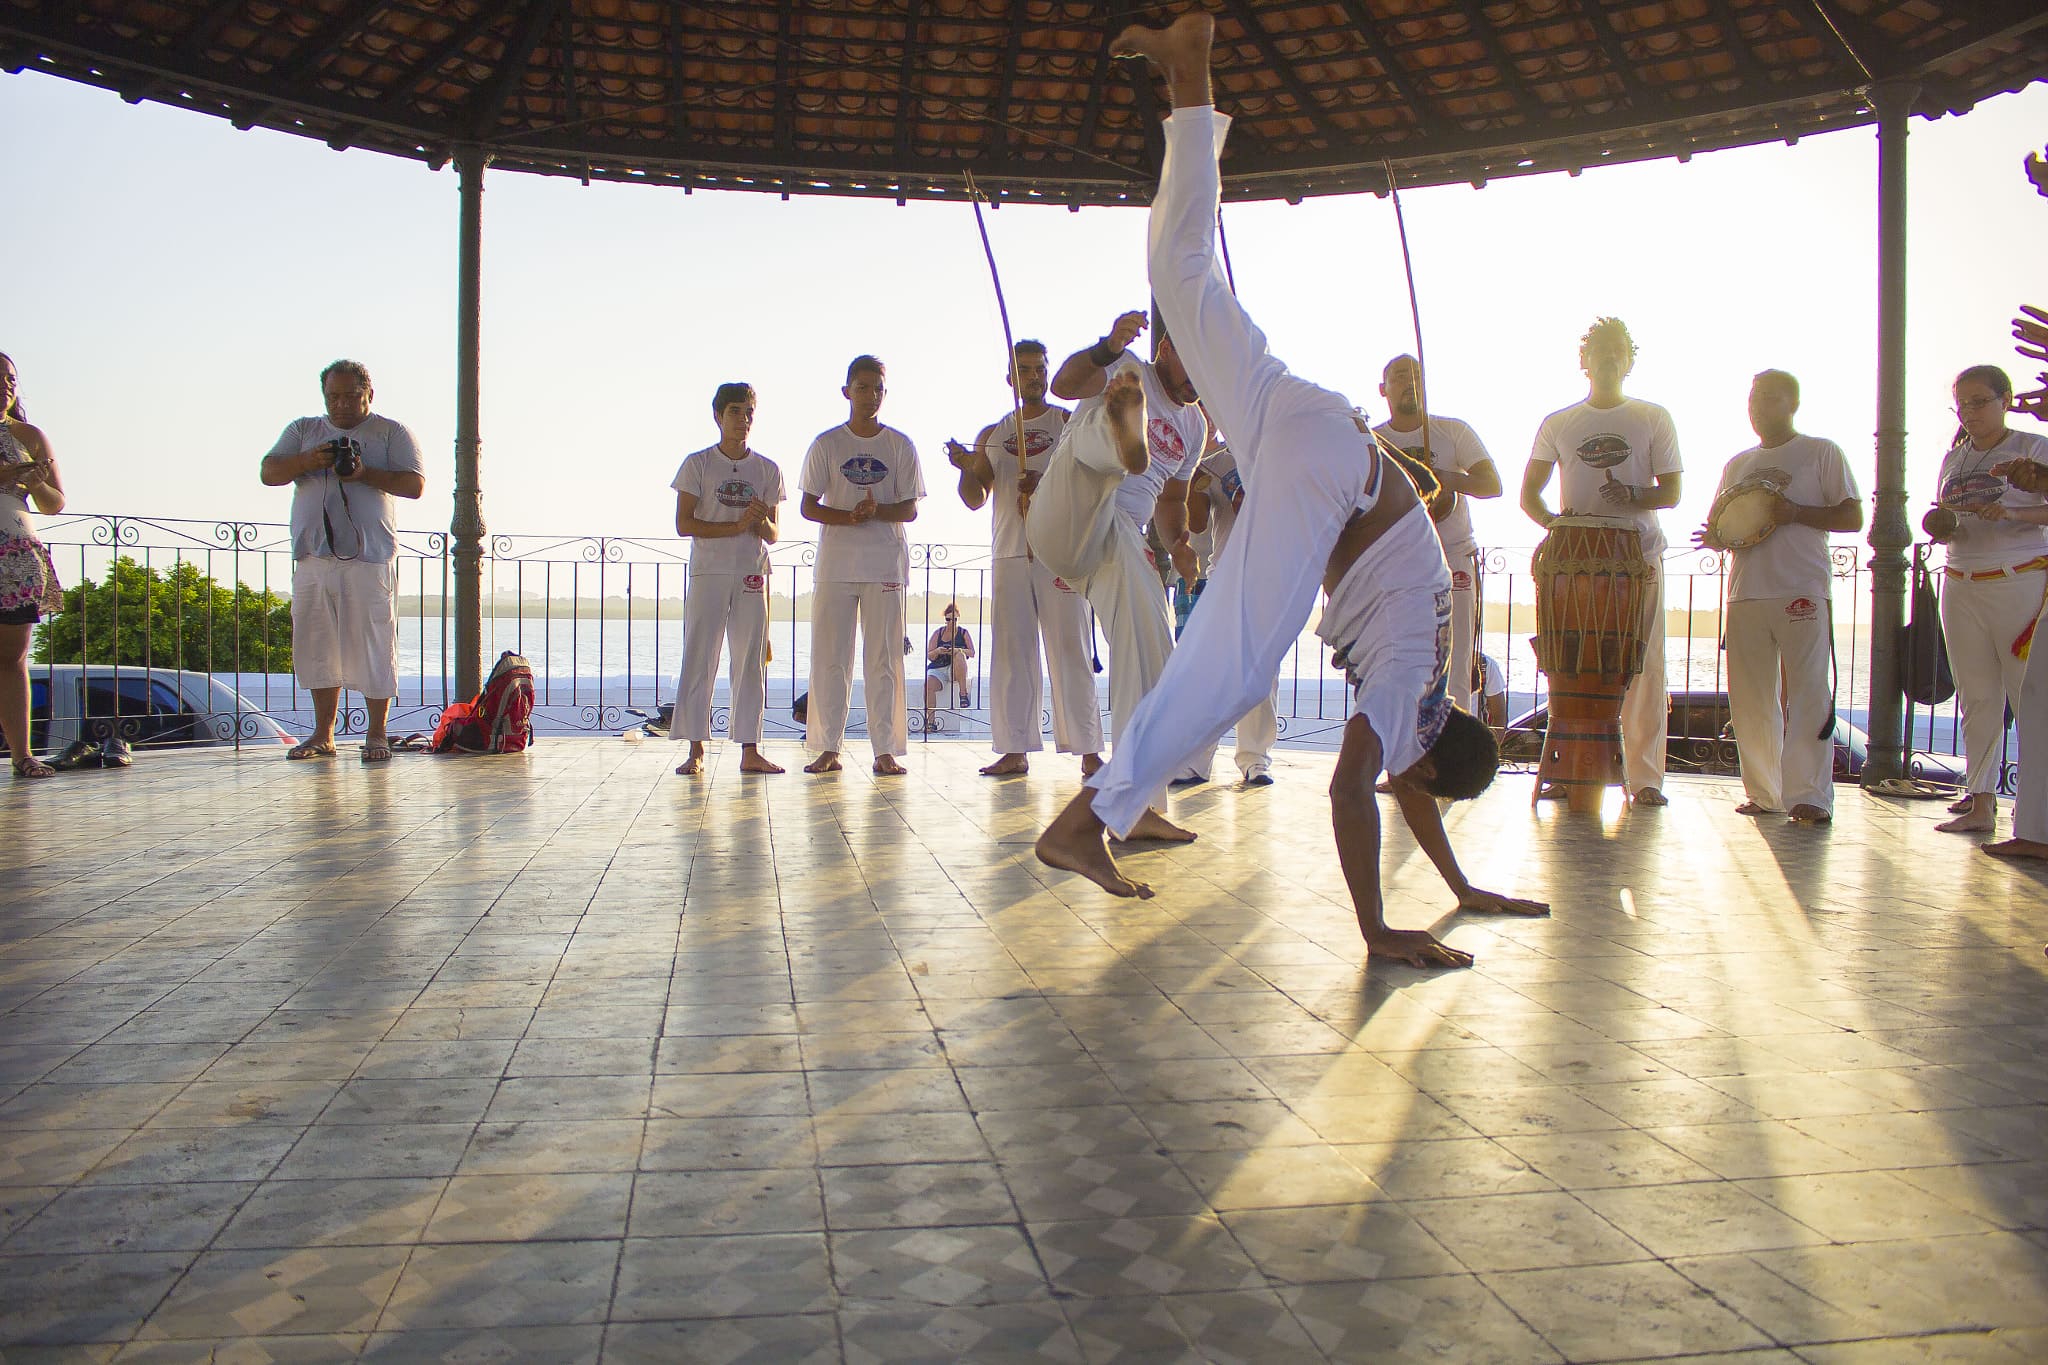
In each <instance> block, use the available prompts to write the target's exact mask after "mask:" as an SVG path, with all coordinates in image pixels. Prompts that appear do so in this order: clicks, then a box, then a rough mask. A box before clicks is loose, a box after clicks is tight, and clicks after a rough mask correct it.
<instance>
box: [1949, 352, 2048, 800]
mask: <svg viewBox="0 0 2048 1365" xmlns="http://www.w3.org/2000/svg"><path fill="white" fill-rule="evenodd" d="M1953 392H1954V396H1955V403H1956V417H1957V418H1958V419H1959V420H1960V421H1961V423H1962V430H1961V431H1960V432H1959V433H1958V439H1957V441H1956V445H1955V448H1954V449H1953V450H1951V451H1949V453H1948V454H1947V455H1945V456H1943V457H1942V461H1941V498H1940V501H1941V504H1942V506H1944V507H1947V508H1949V509H1950V510H1951V511H1953V512H1955V513H1957V516H1956V527H1955V530H1954V531H1952V532H1950V533H1949V534H1948V535H1947V536H1946V537H1945V543H1946V544H1947V546H1948V558H1947V562H1946V563H1945V564H1944V565H1943V566H1942V575H1943V582H1942V585H1941V633H1942V637H1943V639H1944V640H1945V641H1946V643H1947V645H1948V662H1949V667H1950V668H1951V669H1952V670H1954V672H1955V679H1956V699H1957V701H1959V702H1960V703H1961V704H1962V708H1963V756H1964V762H1965V764H1966V765H1967V771H1966V773H1965V780H1966V782H1967V783H1968V786H1969V792H1968V794H1967V795H1965V796H1964V797H1963V799H1962V800H1961V801H1959V802H1957V803H1956V804H1955V805H1954V806H1951V807H1950V808H1949V809H1950V810H1951V811H1953V812H1954V814H1955V818H1954V819H1952V820H1946V821H1943V822H1942V823H1941V824H1939V825H1936V826H1935V828H1936V829H1939V830H1943V831H1945V832H1948V833H1951V834H1969V833H1979V832H1984V833H1988V832H1990V831H1991V830H1992V829H1994V828H1996V826H1997V821H1998V776H1999V772H1998V767H1999V750H2000V748H2001V747H2002V746H2003V744H2004V741H2005V709H2006V707H2008V706H2010V707H2012V708H2013V712H2014V714H2015V715H2017V714H2018V713H2019V708H2020V705H2021V702H2020V685H2021V683H2022V682H2023V681H2024V679H2025V677H2026V674H2027V671H2028V668H2027V663H2028V657H2029V655H2031V653H2032V652H2033V651H2032V640H2033V631H2034V622H2035V620H2036V619H2037V618H2038V617H2039V616H2040V615H2041V605H2042V601H2043V598H2044V597H2048V497H2043V496H2042V495H2041V494H2040V493H2036V492H2029V491H2028V490H2027V489H2025V488H2022V487H2020V486H2018V485H2017V484H2014V483H2012V482H2011V481H2010V480H2008V479H2006V478H2004V477H2002V476H2000V475H1998V474H1996V473H1994V472H1993V470H1994V469H1996V468H1998V467H2000V466H2002V465H2006V464H2009V463H2010V462H2012V461H2013V460H2016V459H2023V460H2030V461H2043V460H2048V439H2044V438H2042V437H2040V436H2037V435H2035V434H2034V433H2033V432H2031V431H2014V430H2013V429H2012V428H2010V427H2008V426H2007V425H2006V422H2005V418H2006V414H2007V413H2008V412H2009V411H2010V410H2011V408H2012V380H2011V379H2009V378H2008V377H2007V376H2006V373H2005V371H2004V370H2002V369H2000V368H1999V367H1998V366H1996V365H1972V366H1971V367H1970V368H1969V369H1967V370H1964V371H1963V372H1962V373H1961V374H1959V375H1957V376H1956V382H1955V388H1954V390H1953ZM2020 757H2021V758H2022V759H2025V757H2026V746H2025V745H2024V744H2022V745H2021V747H2020Z"/></svg>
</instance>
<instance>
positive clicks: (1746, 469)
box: [1714, 436, 1863, 602]
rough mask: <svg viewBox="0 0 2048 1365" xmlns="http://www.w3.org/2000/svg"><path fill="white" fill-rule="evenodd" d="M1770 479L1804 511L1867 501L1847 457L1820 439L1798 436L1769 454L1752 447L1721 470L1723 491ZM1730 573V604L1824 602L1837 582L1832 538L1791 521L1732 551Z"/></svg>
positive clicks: (1719, 492) (1837, 447) (1776, 447)
mask: <svg viewBox="0 0 2048 1365" xmlns="http://www.w3.org/2000/svg"><path fill="white" fill-rule="evenodd" d="M1753 478H1767V479H1770V480H1771V481H1772V482H1773V483H1775V484H1777V485H1778V489H1779V491H1780V492H1782V493H1783V494H1784V495H1785V497H1787V498H1788V499H1790V500H1791V501H1793V502H1795V503H1798V504H1799V505H1800V506H1802V507H1833V506H1834V505H1835V504H1836V503H1838V502H1841V501H1842V500H1843V499H1844V498H1860V497H1861V496H1863V495H1862V494H1861V493H1859V492H1857V490H1856V475H1855V474H1854V473H1853V472H1851V471H1850V469H1849V460H1848V457H1847V456H1845V455H1843V454H1842V448H1841V447H1840V446H1838V445H1836V444H1835V443H1834V442H1833V441H1829V440H1825V439H1823V438H1821V437H1819V436H1794V437H1793V438H1792V439H1791V440H1789V441H1787V442H1785V444H1783V445H1781V446H1773V447H1771V448H1770V449H1768V450H1766V449H1765V448H1764V447H1762V446H1752V447H1750V448H1749V449H1748V450H1745V451H1743V452H1742V453H1741V454H1740V455H1737V456H1736V457H1735V458H1734V459H1732V460H1730V461H1729V462H1728V467H1727V468H1726V469H1724V470H1722V471H1721V483H1720V486H1719V487H1717V488H1715V490H1714V496H1715V497H1716V498H1718V497H1720V496H1721V493H1722V490H1723V489H1727V488H1731V487H1733V486H1734V485H1736V484H1738V483H1741V482H1742V481H1743V480H1744V479H1753ZM1733 554H1734V559H1733V561H1732V562H1731V564H1730V566H1729V569H1728V600H1729V601H1731V602H1747V601H1752V600H1756V599H1761V598H1777V597H1812V598H1815V599H1819V600H1825V599H1826V598H1827V597H1828V595H1829V594H1828V589H1829V585H1830V583H1832V582H1833V580H1834V574H1833V571H1832V566H1830V564H1829V563H1828V533H1827V532H1826V531H1821V530H1816V529H1815V528H1814V527H1811V526H1802V525H1800V524H1799V523H1798V522H1796V521H1795V522H1787V523H1785V524H1783V525H1781V526H1779V527H1778V529H1777V530H1775V531H1773V532H1771V534H1770V535H1769V536H1767V537H1765V539H1764V540H1763V542H1762V543H1761V544H1758V545H1752V546H1750V547H1749V548H1748V549H1746V550H1736V551H1734V552H1733Z"/></svg>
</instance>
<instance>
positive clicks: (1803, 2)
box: [1785, 0, 1902, 81]
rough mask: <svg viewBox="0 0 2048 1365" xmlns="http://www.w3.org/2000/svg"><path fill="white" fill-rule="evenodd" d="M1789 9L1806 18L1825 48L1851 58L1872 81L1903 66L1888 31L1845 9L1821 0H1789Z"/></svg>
mask: <svg viewBox="0 0 2048 1365" xmlns="http://www.w3.org/2000/svg"><path fill="white" fill-rule="evenodd" d="M1785 8H1786V9H1787V10H1789V11H1792V12H1794V13H1796V14H1798V16H1799V17H1800V18H1802V19H1804V20H1805V21H1806V31H1807V33H1808V34H1809V35H1811V36H1812V37H1814V38H1817V39H1818V40H1819V41H1820V43H1821V45H1822V46H1823V47H1831V48H1833V49H1834V50H1835V51H1836V52H1837V53H1839V54H1841V55H1842V56H1844V57H1846V58H1848V59H1849V65H1850V66H1853V67H1855V68H1856V69H1857V70H1859V71H1861V72H1862V73H1863V74H1864V76H1865V77H1866V78H1868V79H1870V80H1874V81H1875V80H1883V79H1884V78H1885V76H1886V75H1887V74H1888V73H1891V72H1895V71H1897V70H1898V69H1899V67H1900V66H1901V65H1902V62H1901V59H1900V56H1899V50H1898V47H1897V45H1896V44H1894V43H1893V42H1892V40H1891V39H1890V38H1889V37H1888V36H1886V34H1885V32H1884V30H1882V29H1880V28H1878V27H1877V26H1876V25H1875V24H1871V23H1868V22H1866V21H1864V20H1863V19H1861V18H1858V17H1857V16H1856V15H1854V14H1851V13H1849V12H1848V11H1847V10H1844V9H1843V8H1842V7H1841V6H1840V5H1829V6H1828V7H1826V8H1825V9H1824V8H1822V6H1821V3H1820V0H1785Z"/></svg>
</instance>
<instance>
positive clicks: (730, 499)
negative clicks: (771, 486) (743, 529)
mask: <svg viewBox="0 0 2048 1365" xmlns="http://www.w3.org/2000/svg"><path fill="white" fill-rule="evenodd" d="M712 492H713V494H714V496H716V497H717V499H718V505H719V506H721V507H745V506H746V505H747V504H748V503H750V502H752V501H753V500H754V485H752V484H750V483H748V482H747V481H746V480H745V479H727V480H726V481H725V482H724V483H722V484H720V485H718V487H717V488H715V489H713V490H712Z"/></svg>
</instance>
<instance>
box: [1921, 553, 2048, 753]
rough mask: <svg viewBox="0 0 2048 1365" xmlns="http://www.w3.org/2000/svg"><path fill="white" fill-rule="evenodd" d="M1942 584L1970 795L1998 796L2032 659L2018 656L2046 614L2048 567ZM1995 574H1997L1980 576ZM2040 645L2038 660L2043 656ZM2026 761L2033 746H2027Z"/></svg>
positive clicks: (1951, 575)
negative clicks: (2009, 718)
mask: <svg viewBox="0 0 2048 1365" xmlns="http://www.w3.org/2000/svg"><path fill="white" fill-rule="evenodd" d="M1944 572H1945V573H1946V574H1947V577H1946V579H1945V580H1944V581H1943V583H1942V585H1941V633H1942V637H1943V638H1944V639H1945V640H1946V641H1947V642H1948V665H1949V670H1950V671H1951V672H1952V673H1954V674H1955V679H1956V697H1957V699H1958V700H1959V701H1961V702H1962V706H1963V755H1964V762H1965V763H1966V764H1968V768H1969V772H1968V783H1969V790H1971V791H1973V792H1995V791H1997V790H1998V763H1999V752H2000V750H2001V749H2003V748H2004V745H2005V708H2006V705H2007V704H2008V703H2010V704H2011V706H2012V709H2013V714H2014V715H2018V714H2019V711H2020V686H2021V684H2022V682H2024V681H2025V678H2026V675H2027V672H2028V669H2027V662H2028V661H2027V660H2026V659H2022V658H2020V657H2019V655H2017V654H2015V653H2014V652H2013V643H2014V642H2015V641H2016V640H2018V639H2019V638H2020V635H2021V633H2022V632H2024V631H2025V630H2026V628H2027V625H2028V623H2029V622H2032V621H2034V620H2035V619H2036V618H2038V617H2039V616H2040V615H2041V606H2042V589H2043V586H2044V583H2048V569H2029V570H2026V571H2024V572H2018V573H2009V574H2000V575H1998V576H1996V577H1990V578H1977V577H1973V576H1968V575H1962V574H1959V573H1958V572H1957V571H1955V570H1945V571H1944ZM1977 572H1980V573H1989V572H1991V571H1990V570H1978V571H1977ZM2041 648H2042V646H2041V645H2040V644H2039V643H2038V642H2037V643H2036V644H2034V645H2033V646H2032V648H2031V649H2030V650H2029V654H2030V656H2034V655H2035V652H2036V651H2038V650H2040V649H2041ZM2020 753H2021V755H2022V756H2024V755H2025V753H2026V744H2025V743H2024V742H2022V743H2021V745H2020Z"/></svg>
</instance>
